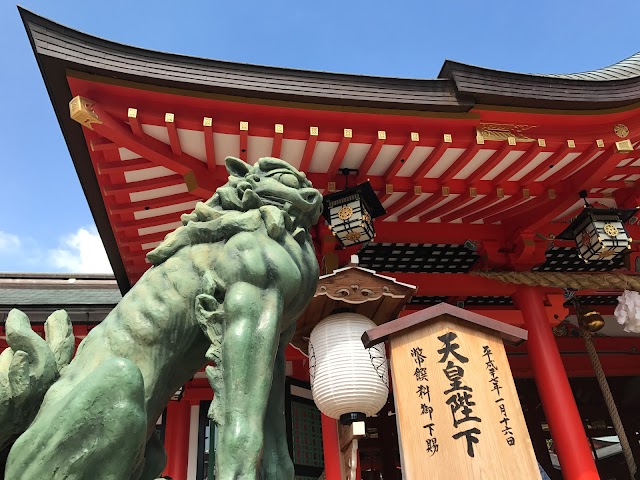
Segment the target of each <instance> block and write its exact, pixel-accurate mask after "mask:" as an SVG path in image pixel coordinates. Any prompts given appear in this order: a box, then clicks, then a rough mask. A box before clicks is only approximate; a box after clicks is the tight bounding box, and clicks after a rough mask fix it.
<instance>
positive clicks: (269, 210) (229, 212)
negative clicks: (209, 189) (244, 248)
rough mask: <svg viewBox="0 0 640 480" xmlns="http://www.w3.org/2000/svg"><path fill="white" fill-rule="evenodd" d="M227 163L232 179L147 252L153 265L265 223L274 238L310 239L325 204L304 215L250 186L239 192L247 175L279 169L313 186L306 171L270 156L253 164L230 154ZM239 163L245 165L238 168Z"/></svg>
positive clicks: (302, 182)
mask: <svg viewBox="0 0 640 480" xmlns="http://www.w3.org/2000/svg"><path fill="white" fill-rule="evenodd" d="M239 162H240V163H239ZM226 164H227V170H229V173H230V176H229V181H228V182H227V183H226V184H225V185H223V186H222V187H220V188H218V189H217V191H216V193H215V194H214V195H213V196H212V197H211V198H210V199H209V200H207V201H206V202H198V203H197V204H196V206H195V209H194V210H193V212H191V213H188V214H183V215H182V217H181V221H182V224H183V225H182V226H181V227H178V228H177V229H176V230H174V231H173V232H171V233H169V234H168V235H167V236H166V237H165V238H164V240H163V241H162V243H160V245H158V246H157V247H156V248H155V249H154V250H152V251H151V252H149V253H148V254H147V259H148V260H149V261H150V262H151V264H153V265H159V264H161V263H163V262H164V261H166V260H167V259H169V258H170V257H172V256H173V255H174V254H176V253H177V252H178V251H179V250H180V249H182V248H183V247H187V246H191V245H197V244H202V243H215V242H220V241H224V240H228V239H229V238H231V237H232V236H234V235H235V234H237V233H240V232H250V231H255V230H257V229H259V228H260V227H261V226H262V225H265V226H266V228H267V232H268V233H269V236H270V237H272V238H278V237H280V236H281V235H282V234H283V233H284V232H285V231H287V232H289V233H291V234H292V235H293V236H294V238H296V239H297V240H298V241H299V242H301V243H302V241H304V240H305V239H307V237H308V236H309V234H308V228H309V227H310V226H311V225H313V224H315V223H316V222H317V221H318V218H319V216H320V213H321V212H322V205H319V207H318V208H316V209H315V211H313V212H309V213H306V214H302V212H297V211H295V209H292V210H291V211H289V207H290V204H286V205H285V207H284V209H283V208H282V207H281V206H277V205H274V204H273V202H272V201H271V200H270V199H269V198H261V197H260V196H259V195H258V194H256V193H255V192H254V191H253V190H251V189H247V190H244V192H243V195H242V198H240V196H239V194H238V192H239V190H238V185H239V184H240V183H241V182H242V181H243V180H244V178H245V177H246V176H247V175H252V174H260V173H264V172H265V171H267V172H268V171H270V170H276V169H280V170H286V172H287V173H291V174H295V175H296V177H297V178H298V180H299V181H300V184H301V186H302V187H307V188H310V187H311V186H312V185H311V182H309V180H307V179H306V176H305V174H304V173H302V172H299V171H298V170H296V169H295V168H294V167H292V166H291V165H289V164H288V163H286V162H284V161H282V160H280V159H276V158H270V157H266V158H261V159H260V160H259V161H258V162H257V163H256V165H255V166H254V167H251V166H249V165H247V164H246V163H244V162H242V161H241V160H238V159H236V158H233V157H228V158H227V159H226ZM240 164H241V165H242V167H240V168H241V169H240V171H238V168H239V165H240ZM244 172H246V173H244ZM242 173H244V175H242Z"/></svg>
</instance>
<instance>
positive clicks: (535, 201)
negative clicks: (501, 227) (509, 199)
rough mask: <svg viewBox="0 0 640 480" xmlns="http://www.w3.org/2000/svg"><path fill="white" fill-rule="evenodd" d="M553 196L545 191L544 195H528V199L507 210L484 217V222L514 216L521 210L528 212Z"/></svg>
mask: <svg viewBox="0 0 640 480" xmlns="http://www.w3.org/2000/svg"><path fill="white" fill-rule="evenodd" d="M553 196H554V194H551V193H547V194H546V195H539V196H537V197H535V198H531V197H529V199H527V201H525V202H522V203H520V204H519V205H518V206H517V207H515V208H511V209H509V210H506V211H502V212H500V213H498V214H495V215H491V216H488V217H484V221H485V223H495V222H498V221H504V220H506V219H508V218H511V217H514V216H516V215H518V214H520V213H523V212H529V211H531V210H534V209H536V208H538V207H539V206H542V205H544V204H545V203H547V202H548V201H549V200H550V199H551V197H553Z"/></svg>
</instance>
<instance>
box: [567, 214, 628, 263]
mask: <svg viewBox="0 0 640 480" xmlns="http://www.w3.org/2000/svg"><path fill="white" fill-rule="evenodd" d="M636 211H637V209H631V210H620V209H616V208H594V207H591V206H589V205H588V204H587V205H586V206H585V208H584V210H583V211H582V212H580V215H578V217H577V218H576V219H575V220H574V221H573V222H572V223H571V225H570V226H569V227H568V228H567V229H565V230H564V231H563V232H562V233H561V234H560V235H558V236H557V237H556V238H558V239H562V240H574V241H575V242H576V245H577V247H578V255H579V256H580V258H582V259H583V260H584V261H585V262H589V261H592V260H607V261H609V260H613V259H614V258H615V257H617V256H618V255H621V254H623V253H625V252H626V251H627V250H628V249H629V248H631V241H632V240H631V238H630V237H629V235H628V234H627V231H626V230H625V228H624V223H625V222H627V221H628V220H629V219H630V218H631V217H632V216H633V215H634V214H635V213H636Z"/></svg>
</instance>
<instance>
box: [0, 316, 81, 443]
mask: <svg viewBox="0 0 640 480" xmlns="http://www.w3.org/2000/svg"><path fill="white" fill-rule="evenodd" d="M45 331H46V332H47V341H45V340H44V339H42V338H41V337H40V335H38V334H37V333H35V332H34V331H33V330H32V329H31V323H30V322H29V317H27V315H25V314H24V313H23V312H21V311H20V310H16V309H14V310H11V312H9V315H8V317H7V322H6V332H7V343H8V344H9V348H7V349H5V350H4V351H3V352H2V353H1V354H0V450H1V449H2V448H4V446H5V445H6V444H7V443H8V442H9V441H10V439H12V438H14V436H15V435H17V434H20V433H22V432H23V431H24V430H25V429H26V428H27V427H28V426H29V424H30V423H31V421H32V420H33V418H34V417H35V415H36V413H37V412H38V410H39V408H40V404H41V403H42V399H43V398H44V395H45V393H46V392H47V390H48V389H49V387H50V386H51V385H52V384H53V383H54V382H55V380H56V379H57V378H58V374H59V368H62V367H63V366H65V365H66V364H68V363H69V361H70V360H71V356H72V355H73V347H74V338H73V329H72V327H71V322H70V321H69V316H68V315H67V313H66V312H65V311H64V310H59V311H57V312H55V313H53V314H52V315H51V316H50V317H49V318H48V319H47V323H46V324H45Z"/></svg>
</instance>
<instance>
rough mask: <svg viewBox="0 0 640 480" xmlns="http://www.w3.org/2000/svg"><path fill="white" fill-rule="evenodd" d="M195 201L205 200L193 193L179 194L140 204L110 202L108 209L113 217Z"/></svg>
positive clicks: (144, 201) (142, 201)
mask: <svg viewBox="0 0 640 480" xmlns="http://www.w3.org/2000/svg"><path fill="white" fill-rule="evenodd" d="M195 200H203V199H202V198H199V197H195V196H194V195H193V194H191V193H178V194H176V195H169V196H167V197H160V198H154V199H152V200H141V201H139V202H131V203H124V204H121V205H113V204H111V202H108V204H107V209H108V210H109V213H111V214H112V215H124V214H128V213H134V212H143V211H145V210H153V209H154V208H162V207H168V206H170V205H178V204H180V203H186V202H192V201H195Z"/></svg>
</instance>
